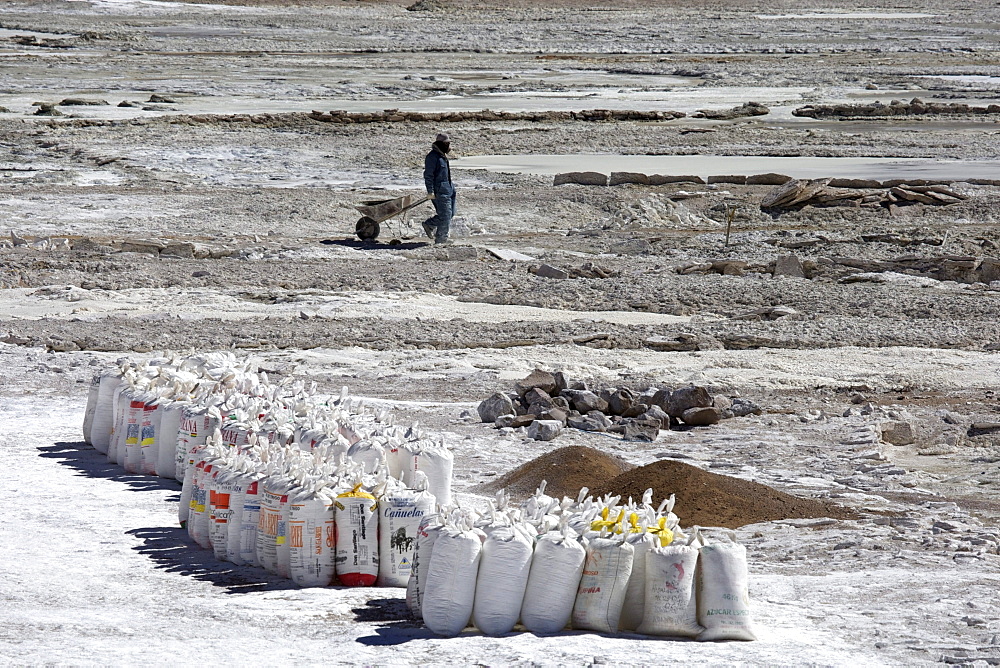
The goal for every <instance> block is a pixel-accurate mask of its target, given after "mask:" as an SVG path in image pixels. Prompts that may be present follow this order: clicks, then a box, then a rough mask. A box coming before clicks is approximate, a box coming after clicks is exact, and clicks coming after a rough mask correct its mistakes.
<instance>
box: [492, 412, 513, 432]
mask: <svg viewBox="0 0 1000 668" xmlns="http://www.w3.org/2000/svg"><path fill="white" fill-rule="evenodd" d="M516 419H517V416H516V415H513V414H511V415H500V416H497V419H496V420H494V422H493V424H495V425H496V428H497V429H507V428H509V427H511V426H512V425H513V424H514V420H516Z"/></svg>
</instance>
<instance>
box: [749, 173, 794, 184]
mask: <svg viewBox="0 0 1000 668" xmlns="http://www.w3.org/2000/svg"><path fill="white" fill-rule="evenodd" d="M791 180H792V177H790V176H786V175H784V174H775V173H774V172H768V173H767V174H753V175H751V176H748V177H747V178H746V184H747V185H748V186H782V185H785V184H786V183H788V182H789V181H791Z"/></svg>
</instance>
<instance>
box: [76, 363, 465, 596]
mask: <svg viewBox="0 0 1000 668" xmlns="http://www.w3.org/2000/svg"><path fill="white" fill-rule="evenodd" d="M248 367H249V363H247V362H240V361H238V360H237V359H236V358H235V357H233V356H231V355H208V356H201V357H190V358H184V359H168V358H163V359H158V360H153V361H151V362H147V363H142V364H133V363H124V364H122V365H121V366H120V367H119V368H117V369H113V370H109V371H108V372H106V373H104V374H101V375H100V376H98V377H97V378H95V381H94V384H93V386H92V388H91V393H90V398H89V401H88V407H87V412H86V417H85V421H84V438H85V440H87V442H89V443H91V444H92V445H93V446H94V447H95V448H96V449H97V450H98V451H100V452H103V453H106V454H107V456H108V459H109V460H110V461H115V462H117V463H118V464H119V465H122V466H123V467H124V468H125V469H126V471H130V472H133V473H148V474H154V475H160V476H163V477H167V478H176V479H177V480H181V481H183V487H182V492H181V502H180V505H179V508H178V520H179V521H180V523H181V525H182V526H184V527H186V528H187V530H188V532H189V534H190V535H191V537H192V539H193V540H194V541H195V542H196V543H197V544H199V545H200V546H202V547H204V548H206V549H212V550H213V552H214V554H215V556H216V557H218V558H219V559H221V560H225V561H230V562H232V563H234V564H250V565H256V566H261V567H263V568H265V569H266V570H268V571H269V572H272V573H275V574H277V575H280V576H283V577H289V578H291V579H293V580H294V581H295V582H297V583H298V584H300V585H302V586H326V585H329V584H331V582H335V581H339V582H340V583H341V584H347V585H370V584H375V583H376V582H378V583H379V584H383V585H388V586H393V585H395V586H406V583H407V580H408V578H409V570H410V561H411V555H412V550H413V544H414V543H415V533H416V529H417V526H418V524H419V521H420V519H421V517H422V515H423V514H425V513H427V512H431V511H433V510H434V508H435V507H436V505H437V503H438V501H439V500H441V501H442V502H443V503H445V504H447V503H448V502H449V501H450V496H451V472H452V463H453V458H452V455H451V453H450V452H449V451H448V450H447V449H446V448H444V447H443V446H441V445H438V444H435V443H433V442H430V441H428V440H426V439H422V438H421V437H420V434H419V432H418V431H417V430H416V428H415V427H413V428H410V429H408V430H403V429H401V428H398V427H394V426H393V425H392V423H391V419H390V417H391V416H388V415H387V414H385V413H381V414H378V415H375V414H371V413H369V412H367V411H365V410H364V409H363V407H362V406H357V405H354V404H353V402H352V401H351V399H350V398H348V397H347V395H346V391H345V392H344V393H342V395H341V397H340V398H339V399H336V400H334V399H331V400H327V401H321V400H319V399H318V398H317V397H315V393H314V391H312V390H309V391H307V390H306V389H305V387H304V386H303V385H302V384H301V383H299V384H296V383H285V384H282V385H273V384H270V383H269V382H268V380H267V378H266V376H264V375H263V374H260V375H258V374H255V373H252V372H250V371H249V369H248ZM372 492H375V493H377V494H378V495H379V500H380V502H381V503H378V502H376V500H375V498H374V495H373V494H372ZM380 513H381V514H384V516H383V517H382V520H381V522H380V521H379V515H380ZM338 518H339V522H337V521H336V520H338ZM338 527H339V528H340V531H339V535H338V531H337V529H338ZM380 531H381V532H382V533H383V534H384V535H385V540H384V541H379V533H380ZM390 533H391V535H390ZM338 546H339V548H340V549H339V551H338ZM380 551H381V557H382V558H381V559H380ZM335 563H339V564H340V565H341V566H342V568H341V569H340V574H339V576H340V577H339V578H337V579H336V580H335V579H334V576H335ZM380 564H381V566H380Z"/></svg>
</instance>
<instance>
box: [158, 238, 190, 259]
mask: <svg viewBox="0 0 1000 668" xmlns="http://www.w3.org/2000/svg"><path fill="white" fill-rule="evenodd" d="M160 254H161V255H174V256H176V257H185V258H193V257H194V244H192V243H188V242H186V241H176V242H171V243H168V244H167V245H166V246H164V247H163V250H162V251H160Z"/></svg>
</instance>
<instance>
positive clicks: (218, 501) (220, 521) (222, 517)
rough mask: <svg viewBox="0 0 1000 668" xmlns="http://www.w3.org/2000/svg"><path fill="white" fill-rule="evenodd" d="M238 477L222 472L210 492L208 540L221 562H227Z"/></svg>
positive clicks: (229, 472)
mask: <svg viewBox="0 0 1000 668" xmlns="http://www.w3.org/2000/svg"><path fill="white" fill-rule="evenodd" d="M235 479H236V476H235V475H234V474H233V473H232V472H231V471H220V472H219V474H218V475H216V476H215V481H214V484H212V485H210V487H209V490H208V506H209V525H208V538H209V542H211V544H212V552H213V553H214V554H215V558H216V559H218V560H219V561H227V560H228V558H229V557H228V555H227V546H228V544H229V529H230V526H231V522H232V518H233V508H232V504H231V501H232V497H233V489H234V487H235V485H234V483H235Z"/></svg>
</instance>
